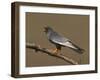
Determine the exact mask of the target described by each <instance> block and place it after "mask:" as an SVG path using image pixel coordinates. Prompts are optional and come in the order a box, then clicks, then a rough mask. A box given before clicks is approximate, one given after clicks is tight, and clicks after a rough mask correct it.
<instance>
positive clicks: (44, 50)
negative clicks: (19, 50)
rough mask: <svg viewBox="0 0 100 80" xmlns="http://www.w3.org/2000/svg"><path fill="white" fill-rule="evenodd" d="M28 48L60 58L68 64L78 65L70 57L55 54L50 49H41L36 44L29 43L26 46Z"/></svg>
mask: <svg viewBox="0 0 100 80" xmlns="http://www.w3.org/2000/svg"><path fill="white" fill-rule="evenodd" d="M26 48H29V49H34V50H35V51H36V52H37V51H40V52H43V53H46V54H48V55H50V56H53V57H57V58H60V59H62V60H64V61H66V62H68V63H70V64H73V65H77V64H78V62H76V61H74V60H72V59H70V58H68V57H66V56H64V55H62V54H60V53H58V54H54V53H52V52H51V51H50V50H49V49H46V48H41V47H40V46H37V45H36V44H31V43H27V44H26Z"/></svg>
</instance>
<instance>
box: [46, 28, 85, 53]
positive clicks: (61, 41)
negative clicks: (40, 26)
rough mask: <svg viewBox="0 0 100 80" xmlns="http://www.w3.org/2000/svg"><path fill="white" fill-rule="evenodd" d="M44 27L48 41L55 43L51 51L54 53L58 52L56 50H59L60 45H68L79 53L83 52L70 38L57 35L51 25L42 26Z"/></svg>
mask: <svg viewBox="0 0 100 80" xmlns="http://www.w3.org/2000/svg"><path fill="white" fill-rule="evenodd" d="M44 29H45V31H44V32H45V33H46V35H47V37H48V39H49V41H50V42H51V43H53V44H55V45H56V49H55V50H54V51H53V52H54V53H58V51H60V50H61V47H68V48H70V49H72V50H74V51H76V52H78V53H80V54H81V53H83V52H84V49H81V48H80V47H78V46H77V45H75V44H74V43H72V41H71V40H69V39H67V38H65V37H63V36H61V35H59V34H58V33H57V32H55V31H54V30H53V29H52V28H51V27H44Z"/></svg>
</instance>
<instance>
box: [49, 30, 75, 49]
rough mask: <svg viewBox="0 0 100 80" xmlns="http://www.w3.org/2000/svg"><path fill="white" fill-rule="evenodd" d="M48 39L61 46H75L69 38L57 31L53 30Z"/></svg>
mask: <svg viewBox="0 0 100 80" xmlns="http://www.w3.org/2000/svg"><path fill="white" fill-rule="evenodd" d="M50 40H51V41H52V42H54V43H56V44H59V45H62V46H66V47H71V48H75V46H73V45H72V42H71V41H70V40H69V39H67V38H65V37H63V36H61V35H59V34H58V33H54V32H53V34H51V36H50Z"/></svg>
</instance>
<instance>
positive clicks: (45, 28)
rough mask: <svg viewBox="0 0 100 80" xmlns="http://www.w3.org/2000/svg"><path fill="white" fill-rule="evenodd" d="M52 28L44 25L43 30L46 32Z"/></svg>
mask: <svg viewBox="0 0 100 80" xmlns="http://www.w3.org/2000/svg"><path fill="white" fill-rule="evenodd" d="M52 30H53V29H52V28H51V27H48V26H47V27H44V32H46V33H48V32H51V31H52Z"/></svg>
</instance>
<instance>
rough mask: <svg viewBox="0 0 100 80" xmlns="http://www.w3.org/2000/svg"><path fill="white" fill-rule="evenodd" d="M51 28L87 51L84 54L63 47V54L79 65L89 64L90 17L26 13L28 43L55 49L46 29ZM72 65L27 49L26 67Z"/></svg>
mask: <svg viewBox="0 0 100 80" xmlns="http://www.w3.org/2000/svg"><path fill="white" fill-rule="evenodd" d="M46 26H50V27H51V28H53V29H54V30H55V31H56V32H58V33H59V34H61V35H63V36H65V37H67V38H69V39H70V40H71V41H72V42H73V43H75V44H76V45H78V46H79V47H81V48H83V49H85V52H84V53H83V54H78V53H76V52H75V51H73V50H71V49H69V48H67V47H63V48H62V50H61V53H62V54H63V55H65V56H67V57H69V58H71V59H73V60H75V61H77V62H78V63H79V64H89V16H88V15H72V14H51V13H31V12H27V13H26V43H35V44H37V45H40V46H41V47H42V48H48V49H55V45H53V44H52V43H50V42H49V41H48V39H47V36H46V34H45V33H44V32H43V31H44V27H46ZM57 65H71V64H70V63H67V62H65V61H63V60H62V59H59V58H55V57H52V56H49V55H47V54H44V53H41V52H35V51H34V50H32V49H28V48H26V67H36V66H57Z"/></svg>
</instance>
